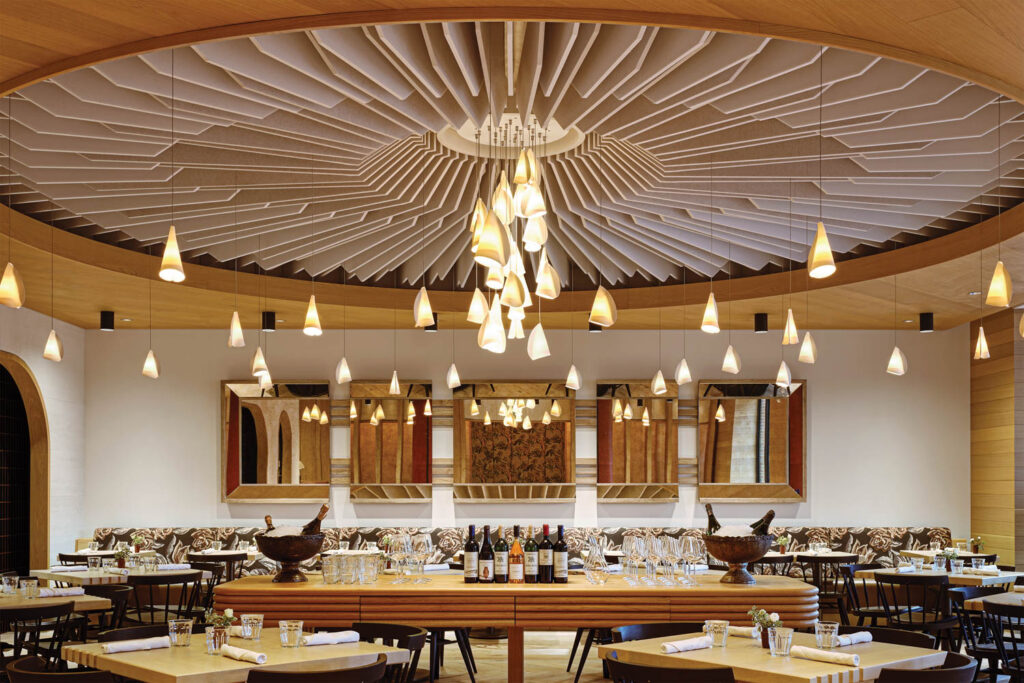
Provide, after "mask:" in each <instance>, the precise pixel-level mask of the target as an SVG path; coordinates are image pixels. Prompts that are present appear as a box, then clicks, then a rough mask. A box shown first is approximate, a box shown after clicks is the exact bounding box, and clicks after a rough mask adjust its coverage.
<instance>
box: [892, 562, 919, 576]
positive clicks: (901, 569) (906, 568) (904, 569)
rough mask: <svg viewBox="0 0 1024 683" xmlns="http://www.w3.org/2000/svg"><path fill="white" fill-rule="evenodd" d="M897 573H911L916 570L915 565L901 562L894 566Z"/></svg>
mask: <svg viewBox="0 0 1024 683" xmlns="http://www.w3.org/2000/svg"><path fill="white" fill-rule="evenodd" d="M893 569H894V570H895V571H896V573H897V574H910V573H912V572H913V571H914V565H912V564H901V565H900V566H898V567H893Z"/></svg>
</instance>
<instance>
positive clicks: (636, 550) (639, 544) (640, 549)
mask: <svg viewBox="0 0 1024 683" xmlns="http://www.w3.org/2000/svg"><path fill="white" fill-rule="evenodd" d="M632 538H633V543H632V544H631V545H630V549H629V551H628V552H629V562H630V564H631V565H632V567H633V580H634V581H635V582H636V583H640V563H641V562H643V561H644V557H645V556H646V554H647V546H646V544H645V543H644V539H643V538H641V537H640V536H633V537H632ZM634 585H635V584H634Z"/></svg>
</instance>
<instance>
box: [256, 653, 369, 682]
mask: <svg viewBox="0 0 1024 683" xmlns="http://www.w3.org/2000/svg"><path fill="white" fill-rule="evenodd" d="M387 666H388V657H387V655H384V654H381V655H378V656H377V661H376V662H374V663H373V664H367V665H366V666H359V667H356V668H354V669H340V670H338V671H316V672H313V673H299V672H297V671H263V670H261V669H251V670H250V671H249V677H248V678H247V679H245V680H246V681H247V682H248V683H285V682H286V681H289V682H290V681H294V682H295V683H377V681H381V680H383V679H384V672H385V670H386V669H387Z"/></svg>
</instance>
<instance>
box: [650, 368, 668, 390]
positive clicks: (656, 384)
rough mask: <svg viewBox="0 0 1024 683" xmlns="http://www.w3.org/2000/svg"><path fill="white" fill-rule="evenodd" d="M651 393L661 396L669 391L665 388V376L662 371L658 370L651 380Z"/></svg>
mask: <svg viewBox="0 0 1024 683" xmlns="http://www.w3.org/2000/svg"><path fill="white" fill-rule="evenodd" d="M651 391H652V392H653V393H654V395H655V396H661V395H662V394H664V393H665V392H666V391H668V387H666V386H665V375H663V374H661V370H658V372H656V373H655V374H654V379H652V380H651Z"/></svg>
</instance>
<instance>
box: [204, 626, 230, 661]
mask: <svg viewBox="0 0 1024 683" xmlns="http://www.w3.org/2000/svg"><path fill="white" fill-rule="evenodd" d="M227 642H228V630H227V629H226V628H217V627H215V626H207V627H206V654H208V655H219V654H220V646H221V645H226V644H227Z"/></svg>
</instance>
